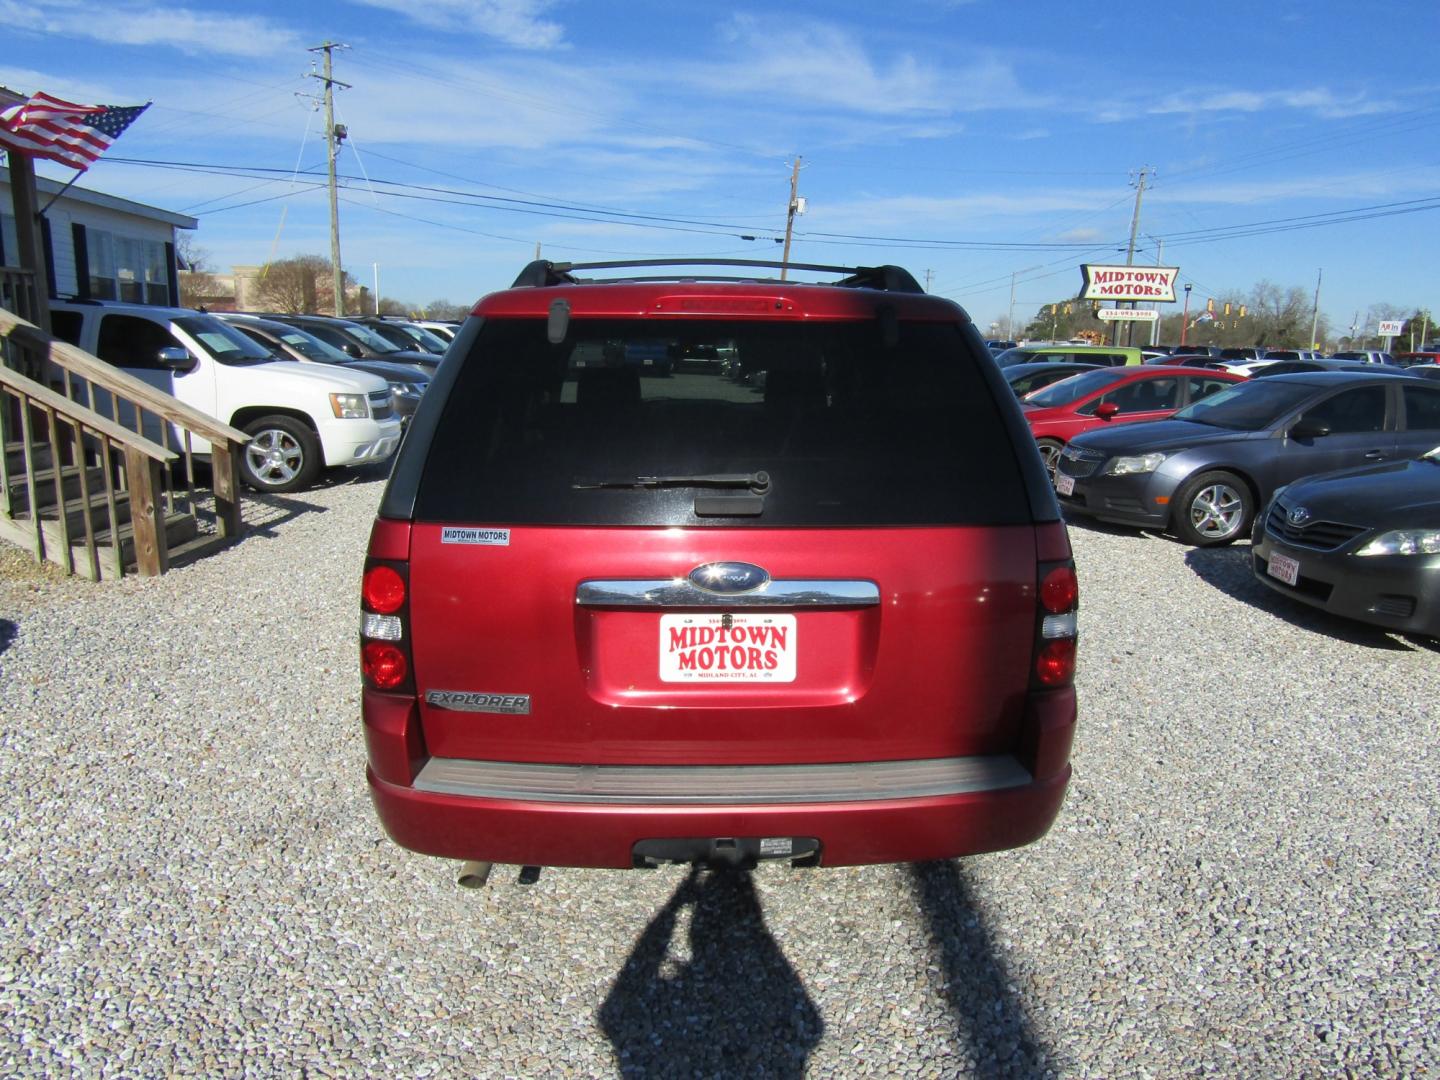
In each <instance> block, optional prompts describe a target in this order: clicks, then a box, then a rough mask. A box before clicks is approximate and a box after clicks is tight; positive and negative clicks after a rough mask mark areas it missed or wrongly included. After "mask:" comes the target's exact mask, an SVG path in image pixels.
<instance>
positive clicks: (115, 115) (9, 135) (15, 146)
mask: <svg viewBox="0 0 1440 1080" xmlns="http://www.w3.org/2000/svg"><path fill="white" fill-rule="evenodd" d="M149 107H150V103H149V102H148V101H147V102H146V103H145V104H144V105H76V104H75V103H74V102H72V101H61V100H60V99H59V98H57V97H51V96H50V95H49V94H45V93H38V94H35V95H33V96H32V97H31V98H30V100H29V101H26V102H22V103H21V104H19V105H12V106H10V108H8V109H6V110H5V111H4V112H0V146H3V147H5V148H6V149H12V150H19V151H22V152H23V153H26V154H29V155H31V156H32V157H43V158H49V159H50V160H51V161H58V162H60V164H62V165H69V166H70V167H71V168H72V169H79V170H81V171H82V172H83V171H84V170H85V169H88V168H89V167H90V166H91V165H93V164H94V163H95V162H96V160H98V159H99V157H100V155H101V154H103V153H104V152H105V151H106V150H108V149H109V148H110V144H111V143H113V142H114V141H115V140H116V139H118V138H119V137H120V133H121V132H122V131H124V130H125V129H126V128H127V127H129V126H130V125H131V124H133V123H134V122H135V118H136V117H137V116H139V115H140V114H141V113H142V112H144V111H145V110H146V109H148V108H149Z"/></svg>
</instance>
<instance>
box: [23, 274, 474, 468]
mask: <svg viewBox="0 0 1440 1080" xmlns="http://www.w3.org/2000/svg"><path fill="white" fill-rule="evenodd" d="M51 324H52V328H53V331H54V333H55V336H56V337H58V338H60V339H61V340H62V341H66V342H69V343H70V344H72V345H78V346H79V347H81V348H83V349H85V350H87V351H88V352H91V353H93V354H94V355H96V356H99V357H100V359H102V360H105V361H106V362H108V363H110V364H113V365H114V366H116V367H117V368H120V369H121V370H124V371H126V372H127V373H129V374H131V375H134V376H136V377H138V378H140V379H141V380H142V381H144V382H147V383H149V384H150V385H152V386H154V387H156V388H157V389H160V390H163V391H165V392H166V393H169V394H173V395H174V396H175V397H176V398H178V399H179V400H181V401H184V402H185V403H187V404H189V405H192V406H194V407H195V408H198V409H200V410H201V411H203V412H205V413H207V414H209V415H211V416H214V417H216V418H217V419H219V420H223V421H225V422H226V423H229V424H231V425H232V426H234V427H237V428H239V429H241V430H242V431H244V432H246V433H247V434H249V435H250V442H249V443H248V444H247V445H246V448H245V452H244V454H243V455H242V457H241V462H240V469H241V476H242V477H243V479H244V480H245V482H246V484H247V485H249V486H250V487H252V488H254V489H256V490H258V491H264V492H273V493H283V492H288V491H294V490H296V489H298V488H302V487H306V486H308V485H309V484H311V483H313V482H314V481H315V480H316V479H317V478H318V477H319V476H320V473H321V471H322V470H323V469H325V468H327V467H338V466H350V465H363V464H367V463H371V462H376V461H384V460H386V459H387V458H389V457H390V455H391V454H393V453H394V451H395V448H396V446H397V445H398V444H399V442H400V437H401V435H402V434H403V432H404V430H405V427H406V425H407V424H408V423H409V420H410V417H411V416H413V415H414V413H415V408H416V406H417V405H418V403H419V401H420V398H421V396H422V395H423V394H424V392H425V390H426V389H427V388H428V387H429V385H430V382H431V379H432V378H433V377H434V375H435V371H436V369H437V367H438V366H439V364H440V360H441V357H442V355H443V354H444V352H445V350H446V348H447V347H448V345H447V342H446V341H445V340H444V339H443V338H442V337H441V336H439V335H440V334H441V333H443V332H444V330H445V329H446V326H445V325H443V324H430V325H429V326H420V325H417V324H411V323H409V322H406V321H403V320H398V319H391V318H381V317H370V318H366V319H358V320H347V319H334V318H329V317H324V316H311V315H256V314H248V313H246V314H242V313H224V314H213V313H207V312H203V311H196V310H191V309H188V308H167V307H158V306H155V305H149V304H130V303H123V302H117V301H98V300H83V301H54V302H52V304H51ZM450 329H452V330H453V327H450ZM101 404H102V405H103V406H104V407H105V408H106V409H109V410H118V411H119V412H120V413H122V414H123V412H124V409H125V408H127V407H126V406H119V405H115V404H114V403H111V402H109V401H108V399H107V400H105V401H102V403H101ZM118 418H120V419H122V420H123V419H124V417H123V416H121V417H118ZM151 428H153V430H148V429H147V430H146V434H147V435H148V436H149V437H151V438H153V439H155V440H156V441H163V440H164V439H165V438H166V436H167V433H166V432H165V431H164V430H163V429H162V428H161V427H160V425H159V423H158V421H155V422H152V423H151ZM193 449H194V451H195V452H196V453H198V454H201V455H205V454H207V453H208V452H209V446H208V444H204V443H203V441H201V442H199V443H198V444H197V445H195V446H194V447H193Z"/></svg>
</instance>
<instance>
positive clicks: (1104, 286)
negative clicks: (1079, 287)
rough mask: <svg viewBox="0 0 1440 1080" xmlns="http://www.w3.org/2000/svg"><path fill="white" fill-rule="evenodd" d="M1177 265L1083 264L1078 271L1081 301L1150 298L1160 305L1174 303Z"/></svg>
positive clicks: (1178, 269) (1178, 270) (1178, 271)
mask: <svg viewBox="0 0 1440 1080" xmlns="http://www.w3.org/2000/svg"><path fill="white" fill-rule="evenodd" d="M1179 273H1180V268H1179V267H1178V266H1095V265H1093V264H1091V263H1085V264H1084V265H1082V266H1081V267H1080V274H1081V276H1083V277H1084V279H1085V289H1084V291H1083V292H1081V294H1080V299H1082V300H1152V301H1154V302H1156V303H1160V304H1173V303H1174V302H1175V278H1176V276H1177V275H1178V274H1179Z"/></svg>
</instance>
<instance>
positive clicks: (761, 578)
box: [690, 562, 770, 593]
mask: <svg viewBox="0 0 1440 1080" xmlns="http://www.w3.org/2000/svg"><path fill="white" fill-rule="evenodd" d="M769 580H770V574H769V572H768V571H766V570H764V569H762V568H761V567H758V566H756V565H755V564H754V563H748V562H712V563H706V564H705V565H704V566H697V567H695V569H694V570H691V571H690V584H692V585H694V586H695V587H696V588H697V589H704V590H705V591H706V592H713V593H742V592H754V591H755V590H756V589H758V588H760V586H762V585H764V584H766V583H767V582H768V581H769Z"/></svg>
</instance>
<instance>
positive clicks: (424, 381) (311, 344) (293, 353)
mask: <svg viewBox="0 0 1440 1080" xmlns="http://www.w3.org/2000/svg"><path fill="white" fill-rule="evenodd" d="M218 318H220V319H223V320H224V321H225V322H227V323H229V324H230V325H231V326H233V327H235V329H236V330H239V331H240V332H241V333H242V334H244V335H245V336H246V337H248V338H250V340H252V341H254V342H256V343H257V344H259V345H261V346H263V347H265V348H267V349H269V350H270V351H271V352H273V353H275V354H276V355H277V356H279V357H280V358H281V359H282V360H297V361H299V362H301V363H311V364H334V365H336V366H337V367H348V368H354V369H356V370H357V371H368V372H370V373H371V374H372V375H379V376H380V377H381V378H382V379H384V380H385V382H386V383H387V384H389V386H390V397H391V399H392V402H393V404H394V409H395V415H396V416H398V417H400V421H401V423H404V424H408V423H409V422H410V417H411V416H413V415H414V414H415V407H416V406H417V405H419V404H420V396H421V395H422V394H423V393H424V392H425V390H426V389H427V388H428V387H429V386H430V372H429V371H428V370H427V369H426V368H424V367H422V366H420V365H419V364H405V363H394V362H392V361H389V360H356V359H353V358H352V357H351V356H349V355H348V354H346V353H343V352H341V351H340V350H339V349H337V348H335V347H334V346H332V345H327V344H326V343H325V342H323V341H321V340H320V339H319V338H317V337H315V336H313V335H312V334H310V333H309V332H307V331H305V330H301V329H300V328H299V327H296V326H291V325H290V324H289V323H282V322H276V321H275V320H274V319H262V318H259V317H258V316H255V315H237V314H230V313H226V314H219V315H218Z"/></svg>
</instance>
